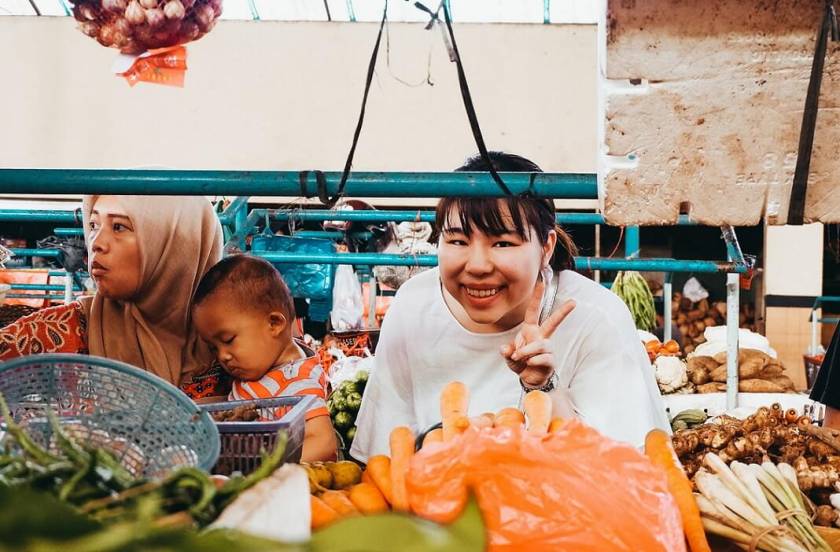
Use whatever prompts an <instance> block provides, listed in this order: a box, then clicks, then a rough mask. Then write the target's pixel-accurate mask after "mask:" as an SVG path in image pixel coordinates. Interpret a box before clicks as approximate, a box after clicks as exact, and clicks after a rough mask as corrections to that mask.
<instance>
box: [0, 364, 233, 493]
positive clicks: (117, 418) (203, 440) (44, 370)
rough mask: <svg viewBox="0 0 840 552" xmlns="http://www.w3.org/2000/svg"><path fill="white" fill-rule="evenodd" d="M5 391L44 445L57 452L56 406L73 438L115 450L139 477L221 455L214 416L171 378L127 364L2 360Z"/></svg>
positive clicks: (207, 463) (207, 464)
mask: <svg viewBox="0 0 840 552" xmlns="http://www.w3.org/2000/svg"><path fill="white" fill-rule="evenodd" d="M0 393H2V394H3V396H4V397H5V399H6V402H7V403H8V404H9V409H10V410H11V412H12V417H13V418H14V419H15V421H16V422H17V423H19V424H21V425H22V426H23V427H24V428H25V429H26V431H27V432H28V433H29V434H31V435H32V436H33V438H34V439H36V440H37V441H39V442H40V444H41V445H43V446H47V447H54V444H53V443H52V440H51V437H52V430H51V429H50V425H49V423H48V421H47V409H51V410H52V411H53V412H55V413H56V415H57V416H58V419H59V422H60V423H61V425H62V427H63V428H64V430H65V431H66V432H67V433H68V434H69V435H70V436H72V437H73V438H74V439H76V440H77V441H79V442H81V443H87V444H90V445H93V446H99V447H103V448H106V449H110V450H111V452H113V453H114V454H115V456H116V457H117V458H118V459H119V460H120V461H121V462H122V464H123V465H124V466H125V467H126V468H128V470H129V471H131V473H132V474H133V475H135V476H145V477H162V476H164V475H166V474H167V473H168V472H169V471H171V470H172V469H173V468H176V467H178V466H198V467H200V468H203V469H205V470H210V468H212V467H213V465H214V464H215V463H216V459H217V458H218V456H219V432H218V430H217V429H216V426H215V424H214V423H213V420H212V419H211V418H210V416H209V415H208V414H207V413H206V412H203V411H202V410H201V409H200V408H199V407H198V406H197V405H196V404H195V403H194V402H193V401H191V400H190V399H189V397H187V396H186V395H185V394H183V393H182V392H181V391H180V390H179V389H178V388H176V387H175V386H173V385H171V384H170V383H168V382H167V381H165V380H163V379H161V378H159V377H157V376H155V375H153V374H150V373H148V372H145V371H143V370H141V369H139V368H136V367H134V366H131V365H128V364H125V363H123V362H117V361H114V360H110V359H105V358H100V357H95V356H88V355H72V354H46V355H33V356H27V357H22V358H19V359H15V360H11V361H8V362H4V363H0ZM4 428H5V424H2V425H0V438H2V437H4V436H5V432H4V431H2V430H3V429H4Z"/></svg>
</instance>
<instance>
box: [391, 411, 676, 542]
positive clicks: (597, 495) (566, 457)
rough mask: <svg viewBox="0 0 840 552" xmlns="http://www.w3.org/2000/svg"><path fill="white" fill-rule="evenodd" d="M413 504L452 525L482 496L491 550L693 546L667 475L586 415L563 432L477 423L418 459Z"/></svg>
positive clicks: (412, 476)
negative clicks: (687, 538)
mask: <svg viewBox="0 0 840 552" xmlns="http://www.w3.org/2000/svg"><path fill="white" fill-rule="evenodd" d="M407 486H408V491H409V500H410V503H411V508H412V510H413V511H414V512H415V513H417V514H418V515H420V516H423V517H426V518H429V519H432V520H435V521H438V522H441V523H449V522H451V521H452V520H454V519H455V518H456V517H457V515H458V512H460V510H461V508H462V507H463V506H464V504H465V502H466V500H467V496H468V494H469V492H472V493H473V494H475V495H476V498H477V500H478V504H479V506H480V508H481V511H482V514H483V516H484V522H485V524H486V526H487V530H488V542H489V550H495V551H502V550H504V551H513V550H528V551H533V550H553V551H576V552H582V551H587V550H591V551H599V552H600V551H603V550H627V551H634V552H635V551H640V550H644V551H658V550H662V551H668V552H681V551H684V550H685V540H684V537H683V531H682V525H681V522H680V514H679V510H678V509H677V505H676V503H675V501H674V499H673V497H672V496H671V495H670V493H669V492H668V487H667V482H666V478H665V474H664V473H663V472H662V471H661V470H660V469H658V468H657V467H655V466H654V465H653V464H652V463H651V462H650V461H649V460H648V459H647V458H646V457H645V456H644V455H643V454H641V453H640V452H638V451H637V450H636V449H634V448H632V447H630V446H628V445H624V444H620V443H618V442H616V441H613V440H611V439H608V438H607V437H604V436H603V435H601V434H600V433H598V432H597V431H596V430H594V429H592V428H590V427H588V426H586V425H584V424H582V423H581V422H579V421H576V420H575V421H570V422H568V423H567V424H565V425H564V426H563V428H561V429H560V430H559V432H558V433H554V434H546V435H534V434H529V433H527V432H526V431H524V430H521V429H519V428H486V429H481V430H479V429H476V428H470V429H469V430H467V432H465V433H464V434H462V435H461V436H460V437H457V438H455V439H453V440H452V441H449V442H443V443H433V444H430V445H427V446H426V447H424V448H423V449H422V450H421V451H419V452H418V453H417V454H416V455H415V456H414V457H413V459H412V461H411V466H410V469H409V474H408V479H407Z"/></svg>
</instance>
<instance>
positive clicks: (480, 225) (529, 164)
mask: <svg viewBox="0 0 840 552" xmlns="http://www.w3.org/2000/svg"><path fill="white" fill-rule="evenodd" d="M488 156H489V158H490V161H491V162H492V163H493V168H495V169H496V170H497V171H500V172H542V169H540V168H539V167H538V166H537V165H536V164H535V163H534V162H533V161H531V160H529V159H525V158H524V157H520V156H519V155H515V154H513V153H504V152H501V151H491V152H488ZM456 170H457V171H470V172H481V171H489V170H490V167H489V166H488V165H487V162H486V161H485V160H484V159H483V158H482V157H481V156H480V155H476V156H475V157H472V158H470V159H469V160H467V162H466V163H464V165H463V166H461V167H459V168H458V169H456ZM503 204H504V205H506V206H507V211H509V212H510V217H511V220H510V222H512V223H513V230H514V231H515V232H516V234H517V235H518V236H519V237H520V238H521V239H523V240H527V239H528V228H529V227H532V228H533V229H534V231H535V232H536V234H537V238H538V239H539V242H540V244H542V245H545V243H546V242H547V241H548V234H549V232H550V231H551V230H554V231H555V232H557V245H556V246H555V248H554V253H552V255H551V261H550V264H551V267H552V268H554V269H555V270H565V269H567V268H574V256H575V255H577V253H578V250H577V246H576V245H575V242H574V241H572V238H571V236H569V234H567V233H566V232H565V231H564V230H563V229H562V228H560V227H559V226H558V225H557V224H556V222H555V220H554V202H553V201H551V200H550V199H541V198H536V197H522V196H506V197H504V198H495V197H444V198H441V200H440V201H439V202H438V204H437V209H436V210H435V235H436V236H439V235H440V234H441V232H443V230H444V225H445V224H446V219H447V217H448V216H449V213H450V212H452V209H453V208H455V209H457V210H458V214H459V218H460V221H459V222H460V224H461V228H462V229H463V231H464V233H465V234H466V235H467V237H469V235H470V233H471V232H472V231H473V230H474V229H476V230H479V231H481V232H483V233H485V234H487V235H489V236H498V235H501V234H504V233H506V232H509V231H510V230H511V229H510V228H509V226H508V224H506V221H505V220H504V217H505V215H506V213H505V211H504V209H503V208H502V205H503Z"/></svg>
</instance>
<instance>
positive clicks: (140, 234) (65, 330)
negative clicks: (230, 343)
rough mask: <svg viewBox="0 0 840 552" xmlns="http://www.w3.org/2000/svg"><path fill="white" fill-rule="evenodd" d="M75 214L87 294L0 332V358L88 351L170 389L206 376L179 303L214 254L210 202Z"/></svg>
mask: <svg viewBox="0 0 840 552" xmlns="http://www.w3.org/2000/svg"><path fill="white" fill-rule="evenodd" d="M82 209H83V218H84V224H85V238H86V243H87V247H88V265H89V269H90V273H91V276H92V278H93V279H94V281H96V284H97V291H96V294H95V295H94V296H93V297H85V298H82V299H81V300H79V301H76V302H73V303H68V304H66V305H60V306H57V307H52V308H48V309H43V310H40V311H38V312H35V313H33V314H31V315H29V316H27V317H24V318H21V319H19V320H17V321H16V322H15V323H13V324H11V325H9V326H6V327H5V328H2V329H0V361H2V360H9V359H11V358H15V357H18V356H23V355H31V354H38V353H89V354H92V355H96V356H102V357H106V358H110V359H114V360H119V361H122V362H126V363H128V364H132V365H134V366H138V367H140V368H143V369H145V370H147V371H149V372H151V373H153V374H155V375H157V376H160V377H161V378H163V379H165V380H167V381H169V382H170V383H172V384H173V385H180V384H181V383H183V382H186V381H189V380H191V379H192V377H193V376H194V375H196V374H199V373H201V372H204V371H207V370H208V369H209V368H210V367H211V365H212V362H213V357H212V355H211V354H210V351H209V350H208V349H207V347H206V345H205V344H204V343H203V342H202V341H201V339H199V337H198V335H197V334H196V332H195V330H194V329H193V327H192V321H191V320H190V309H189V304H190V299H191V297H192V294H193V292H194V291H195V287H196V286H197V285H198V282H199V280H200V279H201V277H202V276H203V275H204V273H205V272H207V270H209V269H210V267H212V266H213V265H214V264H216V262H218V261H219V260H220V259H221V256H222V229H221V226H220V224H219V221H218V219H217V218H216V214H215V213H214V211H213V207H212V206H211V205H210V202H208V201H207V200H206V199H204V198H201V197H171V196H170V197H165V196H86V197H85V198H84V201H83V204H82ZM208 391H209V390H207V389H204V390H203V393H202V394H206V393H208ZM210 394H215V393H210Z"/></svg>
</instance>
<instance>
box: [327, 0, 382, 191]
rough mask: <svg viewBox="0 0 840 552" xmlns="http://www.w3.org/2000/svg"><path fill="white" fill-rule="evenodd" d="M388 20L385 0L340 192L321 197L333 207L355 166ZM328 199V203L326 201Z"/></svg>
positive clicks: (339, 186)
mask: <svg viewBox="0 0 840 552" xmlns="http://www.w3.org/2000/svg"><path fill="white" fill-rule="evenodd" d="M387 18H388V0H385V7H384V8H383V9H382V21H380V22H379V32H378V33H377V35H376V44H374V46H373V52H372V53H371V55H370V62H369V63H368V70H367V77H366V78H365V93H364V95H363V96H362V110H361V111H360V112H359V121H358V123H356V132H354V133H353V144H352V145H351V146H350V153H349V154H348V155H347V162H346V163H345V164H344V172H342V173H341V181H340V182H339V183H338V190H337V192H336V195H335V197H333V198H327V197H326V194H325V195H324V196H323V197H321V202H323V203H324V205H326V206H328V207H332V206H333V205H335V204H336V202H337V201H338V200H339V199H340V198H341V197H342V196H343V195H344V187H345V186H346V185H347V178H348V177H349V176H350V167H352V166H353V156H354V155H355V154H356V145H357V144H358V143H359V135H360V134H361V133H362V123H363V122H364V120H365V108H366V107H367V99H368V93H369V92H370V85H371V83H372V82H373V72H374V70H375V69H376V58H377V57H378V56H379V44H380V43H381V42H382V29H384V28H385V20H386V19H387ZM325 199H326V201H325Z"/></svg>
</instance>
